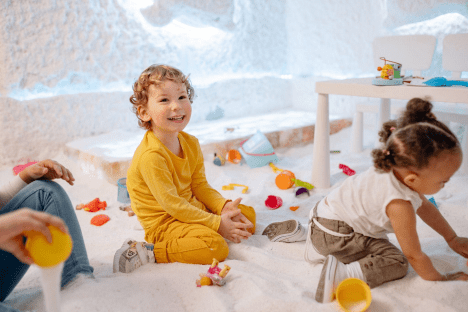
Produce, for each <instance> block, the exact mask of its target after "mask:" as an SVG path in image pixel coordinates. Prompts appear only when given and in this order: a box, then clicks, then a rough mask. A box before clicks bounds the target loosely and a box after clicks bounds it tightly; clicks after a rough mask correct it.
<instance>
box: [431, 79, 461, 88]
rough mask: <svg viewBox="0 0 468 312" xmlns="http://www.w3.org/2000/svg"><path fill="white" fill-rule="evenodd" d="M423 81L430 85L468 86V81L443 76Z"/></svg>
mask: <svg viewBox="0 0 468 312" xmlns="http://www.w3.org/2000/svg"><path fill="white" fill-rule="evenodd" d="M423 83H424V84H425V85H428V86H431V87H451V86H464V87H468V81H460V80H447V79H446V78H444V77H435V78H432V79H429V80H428V81H424V82H423Z"/></svg>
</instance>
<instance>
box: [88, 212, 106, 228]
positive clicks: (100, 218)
mask: <svg viewBox="0 0 468 312" xmlns="http://www.w3.org/2000/svg"><path fill="white" fill-rule="evenodd" d="M109 220H110V218H109V216H108V215H105V214H98V215H96V216H94V217H93V218H92V219H91V224H92V225H95V226H101V225H103V224H106V223H107V221H109Z"/></svg>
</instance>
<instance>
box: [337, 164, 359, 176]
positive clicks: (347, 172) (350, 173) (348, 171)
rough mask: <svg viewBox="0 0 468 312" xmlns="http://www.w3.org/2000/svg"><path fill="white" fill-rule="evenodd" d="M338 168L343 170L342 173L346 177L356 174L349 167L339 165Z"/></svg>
mask: <svg viewBox="0 0 468 312" xmlns="http://www.w3.org/2000/svg"><path fill="white" fill-rule="evenodd" d="M338 167H339V168H340V169H342V170H343V173H344V174H346V175H349V176H352V175H355V174H356V171H354V170H353V169H351V168H349V167H348V166H346V165H343V164H339V165H338Z"/></svg>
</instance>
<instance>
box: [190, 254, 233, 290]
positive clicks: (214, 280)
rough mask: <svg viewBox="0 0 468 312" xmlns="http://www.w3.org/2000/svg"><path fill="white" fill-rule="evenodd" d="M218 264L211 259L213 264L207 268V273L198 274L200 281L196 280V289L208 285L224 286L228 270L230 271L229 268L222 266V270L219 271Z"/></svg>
mask: <svg viewBox="0 0 468 312" xmlns="http://www.w3.org/2000/svg"><path fill="white" fill-rule="evenodd" d="M218 264H219V261H218V260H216V259H214V258H213V263H212V264H211V266H210V267H209V268H208V272H207V273H206V274H203V273H202V274H200V279H199V280H197V287H202V286H210V285H217V286H224V285H225V284H226V280H225V279H224V278H225V277H226V275H227V274H228V273H229V270H231V267H230V266H228V265H224V268H223V269H222V270H221V269H220V268H219V266H218Z"/></svg>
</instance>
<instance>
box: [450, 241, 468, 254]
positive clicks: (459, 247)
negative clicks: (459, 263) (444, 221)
mask: <svg viewBox="0 0 468 312" xmlns="http://www.w3.org/2000/svg"><path fill="white" fill-rule="evenodd" d="M447 244H448V245H449V246H450V248H452V250H453V251H455V252H456V253H458V254H459V255H461V256H463V257H465V258H468V238H466V237H459V236H455V237H454V238H452V239H451V240H450V241H448V242H447Z"/></svg>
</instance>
